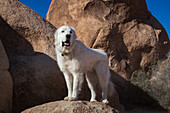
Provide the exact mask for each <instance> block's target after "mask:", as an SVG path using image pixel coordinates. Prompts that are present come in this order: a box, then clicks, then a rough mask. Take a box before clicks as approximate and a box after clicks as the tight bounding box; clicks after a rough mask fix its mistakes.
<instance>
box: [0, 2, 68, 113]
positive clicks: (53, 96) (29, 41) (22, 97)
mask: <svg viewBox="0 0 170 113" xmlns="http://www.w3.org/2000/svg"><path fill="white" fill-rule="evenodd" d="M0 7H1V8H0V25H1V26H0V38H1V40H2V43H3V45H4V48H5V50H6V53H7V55H8V58H9V64H10V67H9V71H10V73H11V76H12V78H13V82H14V91H13V112H14V113H15V112H20V111H22V110H24V109H26V108H28V107H32V106H34V105H37V104H42V103H45V102H49V101H54V100H58V99H63V98H64V96H66V85H65V82H64V78H63V75H62V73H61V72H60V71H59V69H58V66H57V62H56V60H55V59H56V57H55V52H54V44H53V43H54V42H53V40H54V38H53V34H54V31H55V29H56V28H55V27H54V26H52V25H51V24H50V23H49V22H47V21H46V20H45V19H44V18H42V17H40V16H39V15H38V14H37V13H35V12H34V11H33V10H31V9H30V8H28V7H26V6H25V5H23V4H22V3H21V2H19V1H18V0H0ZM4 61H5V59H4ZM4 88H5V87H4Z"/></svg>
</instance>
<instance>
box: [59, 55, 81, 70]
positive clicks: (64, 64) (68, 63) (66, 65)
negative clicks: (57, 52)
mask: <svg viewBox="0 0 170 113" xmlns="http://www.w3.org/2000/svg"><path fill="white" fill-rule="evenodd" d="M61 60H62V61H61V62H60V64H59V65H60V68H61V70H67V71H70V72H76V71H81V68H80V67H82V66H81V63H80V61H79V60H78V59H75V58H70V57H67V56H63V57H62V59H61Z"/></svg>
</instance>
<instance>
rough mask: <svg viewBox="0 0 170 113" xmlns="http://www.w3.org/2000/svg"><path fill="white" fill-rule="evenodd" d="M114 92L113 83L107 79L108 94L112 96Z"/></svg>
mask: <svg viewBox="0 0 170 113" xmlns="http://www.w3.org/2000/svg"><path fill="white" fill-rule="evenodd" d="M115 93H117V92H116V89H115V85H114V84H113V82H111V81H109V86H108V95H109V96H113V95H114V94H115Z"/></svg>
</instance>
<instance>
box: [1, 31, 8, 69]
mask: <svg viewBox="0 0 170 113" xmlns="http://www.w3.org/2000/svg"><path fill="white" fill-rule="evenodd" d="M1 32H2V31H1ZM7 69H9V61H8V57H7V55H6V52H5V50H4V46H3V44H2V42H1V40H0V70H7Z"/></svg>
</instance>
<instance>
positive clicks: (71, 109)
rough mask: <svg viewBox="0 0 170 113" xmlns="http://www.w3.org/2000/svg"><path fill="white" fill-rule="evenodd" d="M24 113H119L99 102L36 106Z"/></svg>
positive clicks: (64, 102)
mask: <svg viewBox="0 0 170 113" xmlns="http://www.w3.org/2000/svg"><path fill="white" fill-rule="evenodd" d="M22 113H119V112H118V111H117V110H116V109H113V108H111V107H110V106H107V105H105V104H103V103H99V102H87V101H73V102H68V101H56V102H51V103H47V104H43V105H40V106H36V107H33V108H30V109H27V110H25V111H23V112H22Z"/></svg>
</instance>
